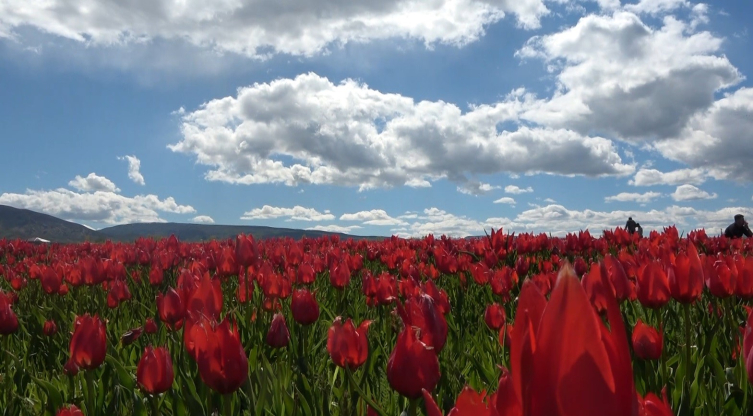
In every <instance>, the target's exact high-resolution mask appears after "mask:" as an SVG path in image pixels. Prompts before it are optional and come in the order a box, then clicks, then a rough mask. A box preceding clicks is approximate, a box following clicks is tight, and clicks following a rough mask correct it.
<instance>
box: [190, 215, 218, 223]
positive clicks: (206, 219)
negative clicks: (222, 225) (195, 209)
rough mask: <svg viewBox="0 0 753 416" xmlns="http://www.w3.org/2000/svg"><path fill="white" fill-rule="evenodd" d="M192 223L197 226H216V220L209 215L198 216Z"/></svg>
mask: <svg viewBox="0 0 753 416" xmlns="http://www.w3.org/2000/svg"><path fill="white" fill-rule="evenodd" d="M191 221H193V222H195V223H197V224H214V219H213V218H212V217H210V216H208V215H198V216H196V217H193V218H192V219H191Z"/></svg>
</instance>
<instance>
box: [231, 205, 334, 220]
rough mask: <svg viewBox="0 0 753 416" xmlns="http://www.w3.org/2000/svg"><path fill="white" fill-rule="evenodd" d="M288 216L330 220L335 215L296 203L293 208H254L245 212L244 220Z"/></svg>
mask: <svg viewBox="0 0 753 416" xmlns="http://www.w3.org/2000/svg"><path fill="white" fill-rule="evenodd" d="M281 217H288V219H287V220H286V221H330V220H334V219H335V216H334V215H332V214H329V213H321V212H319V211H317V210H315V209H314V208H305V207H302V206H300V205H296V206H294V207H293V208H281V207H273V206H269V205H264V206H263V207H261V208H254V209H252V210H251V211H248V212H244V213H243V216H242V217H241V219H242V220H270V219H275V218H281Z"/></svg>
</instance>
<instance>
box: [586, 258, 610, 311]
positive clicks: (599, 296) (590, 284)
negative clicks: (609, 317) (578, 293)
mask: <svg viewBox="0 0 753 416" xmlns="http://www.w3.org/2000/svg"><path fill="white" fill-rule="evenodd" d="M604 282H606V279H604V280H602V278H601V266H600V265H599V264H597V263H594V264H592V265H591V270H590V271H589V272H588V273H587V274H585V275H584V276H583V278H582V279H581V281H580V284H581V285H582V286H583V290H585V291H586V296H588V300H589V301H591V305H593V307H594V309H595V310H596V312H598V313H604V312H606V310H607V299H606V296H607V295H606V291H607V290H612V287H611V286H609V285H608V284H607V285H605V284H604Z"/></svg>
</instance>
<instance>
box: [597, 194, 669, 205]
mask: <svg viewBox="0 0 753 416" xmlns="http://www.w3.org/2000/svg"><path fill="white" fill-rule="evenodd" d="M660 196H662V194H661V193H659V192H646V193H642V194H639V193H635V192H620V193H619V194H617V195H613V196H608V197H606V198H604V202H639V203H642V204H645V203H648V202H651V201H653V200H654V199H656V198H659V197H660Z"/></svg>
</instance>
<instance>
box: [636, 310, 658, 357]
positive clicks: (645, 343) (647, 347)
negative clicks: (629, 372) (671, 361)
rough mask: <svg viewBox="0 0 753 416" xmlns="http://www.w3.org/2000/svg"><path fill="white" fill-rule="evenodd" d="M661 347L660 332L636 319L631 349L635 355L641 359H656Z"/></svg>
mask: <svg viewBox="0 0 753 416" xmlns="http://www.w3.org/2000/svg"><path fill="white" fill-rule="evenodd" d="M662 348H663V337H662V334H661V333H659V331H657V330H656V329H654V328H652V327H650V326H648V325H646V324H644V323H643V321H641V320H640V319H638V322H637V323H636V324H635V328H634V329H633V350H634V351H635V355H637V356H638V357H639V358H641V359H643V360H658V359H659V358H661V352H662Z"/></svg>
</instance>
